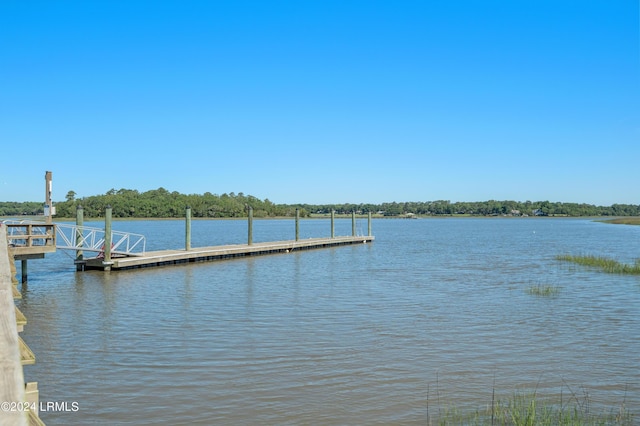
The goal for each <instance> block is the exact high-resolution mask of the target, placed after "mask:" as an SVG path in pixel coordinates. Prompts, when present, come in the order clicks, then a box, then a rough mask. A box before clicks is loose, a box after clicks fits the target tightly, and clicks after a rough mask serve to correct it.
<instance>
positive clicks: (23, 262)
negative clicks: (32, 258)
mask: <svg viewBox="0 0 640 426" xmlns="http://www.w3.org/2000/svg"><path fill="white" fill-rule="evenodd" d="M20 263H21V265H22V268H21V269H22V277H21V279H22V284H26V283H27V281H28V279H27V275H28V268H27V259H22V260H21V261H20Z"/></svg>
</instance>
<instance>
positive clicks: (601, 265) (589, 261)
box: [556, 254, 640, 275]
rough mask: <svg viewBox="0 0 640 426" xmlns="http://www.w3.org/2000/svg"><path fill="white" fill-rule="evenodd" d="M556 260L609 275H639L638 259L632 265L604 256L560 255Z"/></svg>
mask: <svg viewBox="0 0 640 426" xmlns="http://www.w3.org/2000/svg"><path fill="white" fill-rule="evenodd" d="M556 259H557V260H561V261H564V262H571V263H577V264H578V265H583V266H588V267H592V268H596V269H600V270H601V271H603V272H607V273H610V274H624V275H640V259H637V260H636V261H635V263H634V264H631V265H630V264H627V263H622V262H618V261H617V260H615V259H610V258H608V257H604V256H593V255H579V256H578V255H571V254H560V255H558V256H556Z"/></svg>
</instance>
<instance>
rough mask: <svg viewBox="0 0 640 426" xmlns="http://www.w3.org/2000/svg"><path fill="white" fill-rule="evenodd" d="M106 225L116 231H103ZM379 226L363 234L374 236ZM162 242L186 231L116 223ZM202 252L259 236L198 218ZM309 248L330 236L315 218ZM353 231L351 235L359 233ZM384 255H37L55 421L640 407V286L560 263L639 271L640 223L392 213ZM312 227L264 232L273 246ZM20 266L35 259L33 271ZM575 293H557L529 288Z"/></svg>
mask: <svg viewBox="0 0 640 426" xmlns="http://www.w3.org/2000/svg"><path fill="white" fill-rule="evenodd" d="M98 225H99V224H98ZM366 228H367V223H366V220H365V221H359V222H358V229H359V231H361V230H364V231H365V232H366ZM114 230H119V231H131V232H136V233H141V234H144V235H145V236H146V237H147V250H154V249H162V248H181V247H183V246H184V222H183V221H143V222H140V221H138V222H133V221H132V222H114ZM192 232H193V237H192V246H194V247H197V246H204V245H216V244H225V243H243V242H246V238H247V237H246V222H244V221H194V222H193V223H192ZM300 232H301V238H308V237H312V236H313V237H320V236H327V235H329V232H330V229H329V221H328V220H304V221H301V229H300ZM350 232H351V221H350V219H348V220H339V221H337V225H336V234H338V235H348V234H350ZM373 233H374V235H376V241H375V242H374V243H373V244H367V245H357V246H346V247H339V248H335V249H322V250H314V251H305V252H295V251H294V252H292V253H290V254H281V255H272V256H265V257H257V258H248V259H237V260H230V261H224V262H213V263H201V264H193V265H182V266H173V267H166V268H157V269H146V270H140V271H125V272H113V273H110V274H109V273H102V272H82V273H77V272H75V269H74V266H73V260H72V258H71V257H70V255H71V253H69V254H66V253H65V252H62V251H58V252H57V253H56V254H55V255H51V256H48V257H47V258H46V259H44V260H34V261H30V263H29V274H30V275H29V278H30V281H29V284H28V286H26V287H24V288H23V289H22V293H23V299H22V300H21V301H18V302H17V303H18V306H19V307H20V309H21V310H22V311H23V312H24V314H25V315H26V316H27V318H28V321H29V322H28V324H27V326H26V328H25V331H24V333H22V336H23V339H24V340H25V341H26V342H27V343H28V344H29V346H30V347H31V348H32V349H33V350H34V352H35V353H36V356H37V363H36V364H35V365H33V366H27V367H25V377H26V379H27V380H28V381H37V382H39V388H40V400H41V401H44V402H51V401H54V402H68V403H71V402H77V403H78V406H79V410H78V411H77V412H43V413H41V417H42V418H43V420H44V421H45V422H46V423H47V425H49V426H52V425H88V424H101V425H114V424H129V425H158V424H175V425H179V424H181V425H193V424H200V425H211V424H216V425H217V424H225V425H226V424H230V425H253V424H273V425H275V424H321V425H342V424H368V425H369V424H425V423H426V422H427V420H428V419H429V418H430V419H432V420H433V419H434V418H436V417H437V414H438V412H439V411H444V410H446V409H450V408H452V407H457V408H458V409H460V410H461V411H465V410H471V411H473V410H475V409H478V408H482V407H486V406H487V404H490V403H491V398H492V391H493V389H494V388H495V391H496V397H497V398H502V399H504V398H508V397H509V396H511V395H512V394H513V392H514V391H516V390H531V391H533V390H534V389H537V393H538V395H543V396H558V397H559V395H560V394H561V393H562V395H563V398H564V400H565V401H566V399H568V398H569V396H570V395H571V394H572V393H573V394H575V395H576V396H578V397H579V398H584V397H585V396H586V395H588V399H589V401H590V404H591V407H592V411H597V410H601V409H604V407H607V410H608V409H610V408H612V407H614V406H618V405H619V404H621V403H623V402H625V403H626V406H627V408H628V409H630V410H631V411H633V412H634V413H636V416H637V415H640V355H639V354H640V277H630V276H618V275H608V274H604V273H600V272H594V271H591V270H588V269H585V268H583V267H578V266H575V265H571V264H566V263H560V262H558V261H556V260H555V256H556V255H557V254H563V253H571V254H596V255H606V256H611V257H615V258H617V259H619V260H621V261H626V262H632V261H633V260H634V259H635V258H637V257H640V227H633V226H623V225H608V224H603V223H597V222H593V221H590V220H583V219H550V218H527V219H524V218H518V219H507V218H500V219H452V218H447V219H421V220H374V222H373ZM293 234H294V224H293V221H288V220H264V221H257V220H256V221H254V241H256V242H257V241H268V240H281V239H292V238H293ZM18 269H19V265H18ZM538 284H540V285H552V286H557V287H559V288H560V292H559V294H558V295H557V296H556V297H537V296H532V295H530V294H528V293H527V291H526V290H527V288H529V287H531V286H535V285H538Z"/></svg>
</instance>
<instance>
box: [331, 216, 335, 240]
mask: <svg viewBox="0 0 640 426" xmlns="http://www.w3.org/2000/svg"><path fill="white" fill-rule="evenodd" d="M335 221H336V211H335V210H333V209H332V210H331V238H335V237H336V223H335Z"/></svg>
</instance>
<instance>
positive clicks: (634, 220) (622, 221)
mask: <svg viewBox="0 0 640 426" xmlns="http://www.w3.org/2000/svg"><path fill="white" fill-rule="evenodd" d="M603 222H605V223H614V224H619V225H640V217H619V218H616V219H607V220H603Z"/></svg>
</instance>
